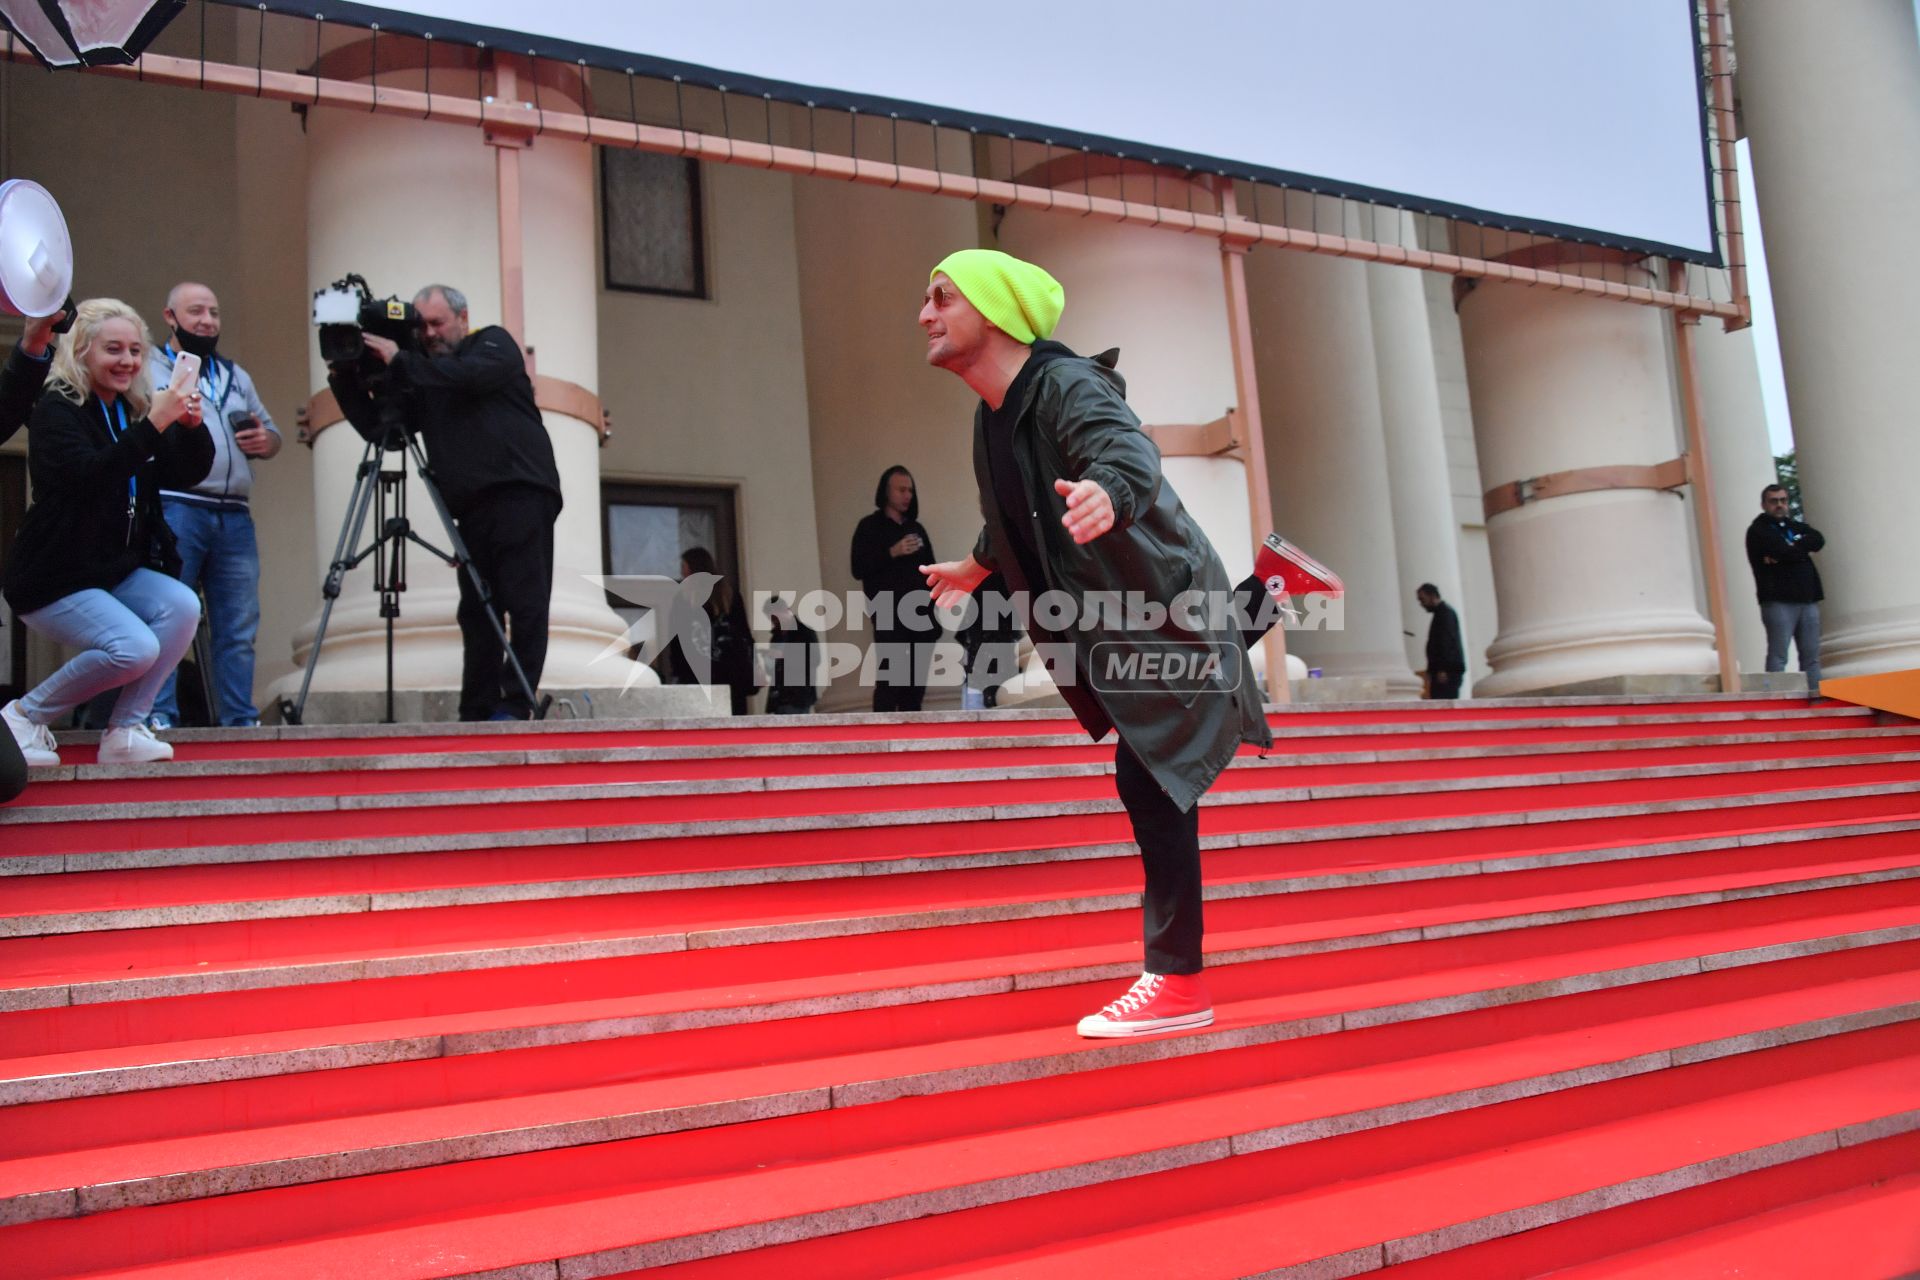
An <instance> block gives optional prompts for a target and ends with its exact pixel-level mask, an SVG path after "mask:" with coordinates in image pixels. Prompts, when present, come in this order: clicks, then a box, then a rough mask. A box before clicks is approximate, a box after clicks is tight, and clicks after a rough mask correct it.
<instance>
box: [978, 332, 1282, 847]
mask: <svg viewBox="0 0 1920 1280" xmlns="http://www.w3.org/2000/svg"><path fill="white" fill-rule="evenodd" d="M1118 357H1119V352H1118V351H1108V352H1104V353H1102V354H1101V355H1099V356H1097V357H1094V358H1091V359H1089V358H1087V357H1083V356H1078V355H1075V354H1074V353H1073V352H1071V351H1069V350H1068V349H1067V348H1066V347H1064V346H1062V345H1061V344H1059V343H1056V342H1045V341H1043V342H1039V343H1036V344H1035V345H1034V356H1033V357H1031V358H1034V359H1044V360H1046V361H1047V363H1046V364H1045V365H1044V367H1042V368H1040V369H1039V370H1038V371H1037V372H1036V373H1035V374H1034V375H1033V376H1032V377H1031V378H1030V379H1029V380H1028V382H1027V390H1026V395H1025V403H1024V404H1023V405H1022V406H1021V408H1020V413H1019V418H1018V420H1017V422H1016V425H1015V427H1014V430H1013V455H1014V459H1015V461H1016V462H1017V464H1018V466H1019V470H1020V477H1021V482H1022V487H1023V489H1024V491H1025V493H1026V495H1027V499H1028V511H1027V513H1026V515H1027V518H1028V519H1029V520H1030V521H1031V522H1032V532H1033V545H1034V546H1035V547H1036V548H1037V549H1038V551H1039V556H1040V560H1041V562H1042V566H1043V569H1044V572H1045V575H1046V579H1047V580H1046V581H1045V582H1044V583H1038V582H1036V583H1029V582H1024V581H1022V580H1021V579H1022V578H1024V576H1025V575H1024V574H1023V573H1022V572H1021V564H1020V558H1019V556H1018V555H1017V554H1016V552H1015V550H1014V547H1013V545H1012V544H1011V543H1010V542H1009V540H1008V535H1007V530H1006V528H1005V526H1004V524H1003V522H1002V519H1001V513H1000V504H999V502H998V501H997V500H996V499H995V497H994V490H993V479H992V475H991V472H990V467H989V463H988V458H987V433H986V422H987V408H986V405H985V403H984V402H983V403H982V404H981V406H980V408H979V410H978V411H977V412H976V413H975V416H974V432H973V469H974V476H975V478H976V480H977V481H978V483H979V487H980V508H981V514H982V515H983V516H984V517H985V527H984V528H983V529H982V530H981V532H980V536H979V539H978V540H977V541H976V543H975V545H974V552H973V555H974V559H975V560H977V561H979V562H980V563H981V564H982V565H985V566H986V567H988V568H989V569H994V568H998V569H999V570H1000V571H1001V572H1002V573H1003V574H1004V575H1005V576H1006V578H1007V581H1008V583H1009V584H1010V585H1011V586H1012V587H1013V589H1014V590H1015V591H1020V590H1023V589H1024V590H1026V591H1028V592H1030V593H1031V594H1032V595H1033V596H1036V597H1037V596H1039V595H1040V594H1041V593H1042V592H1046V591H1056V592H1061V593H1064V595H1065V597H1066V598H1068V599H1069V600H1071V601H1072V602H1073V604H1074V605H1075V608H1074V610H1073V611H1072V612H1073V617H1072V619H1071V620H1070V621H1068V622H1067V623H1066V625H1064V626H1063V627H1061V629H1059V630H1053V629H1049V628H1048V627H1047V626H1046V625H1045V615H1046V610H1045V609H1044V608H1038V607H1036V609H1035V610H1034V616H1033V617H1032V618H1031V620H1030V623H1029V631H1030V633H1031V634H1032V636H1033V639H1034V642H1035V644H1036V645H1041V646H1046V645H1054V646H1059V648H1058V649H1057V650H1055V651H1056V652H1058V653H1062V654H1064V653H1065V652H1067V651H1068V650H1069V647H1070V651H1071V653H1072V655H1073V666H1072V670H1071V671H1069V670H1066V669H1065V666H1064V663H1062V664H1056V665H1055V669H1054V678H1055V680H1056V681H1057V682H1058V684H1059V686H1060V692H1061V694H1062V696H1064V697H1065V698H1066V701H1067V705H1068V706H1069V707H1071V708H1072V709H1073V713H1074V714H1075V715H1076V716H1077V717H1079V720H1080V724H1081V726H1082V727H1084V728H1085V729H1086V731H1087V732H1088V734H1089V735H1091V736H1092V737H1093V738H1094V739H1096V740H1098V739H1100V738H1103V737H1105V736H1106V734H1107V730H1108V729H1114V730H1117V731H1118V732H1119V734H1120V740H1121V741H1122V742H1124V743H1126V744H1127V746H1128V747H1129V748H1130V749H1131V750H1132V751H1133V753H1134V755H1135V756H1137V757H1138V758H1139V759H1140V761H1141V763H1142V764H1144V765H1146V766H1147V768H1148V770H1149V771H1150V772H1151V773H1152V774H1153V777H1154V780H1155V781H1157V782H1158V783H1159V784H1160V786H1161V787H1162V788H1163V789H1164V790H1165V791H1166V793H1167V795H1168V796H1169V797H1170V798H1171V799H1172V800H1173V801H1174V803H1175V804H1177V805H1179V806H1180V808H1181V809H1182V810H1183V811H1184V810H1188V809H1191V808H1192V807H1193V806H1194V804H1195V803H1197V802H1198V801H1199V799H1200V797H1201V796H1202V795H1203V794H1205V793H1206V790H1207V788H1208V787H1210V786H1212V785H1213V780H1214V779H1215V778H1216V777H1218V776H1219V775H1220V771H1221V770H1222V769H1224V768H1226V767H1227V764H1228V763H1229V762H1230V761H1231V760H1232V759H1233V756H1234V753H1235V751H1236V750H1238V748H1239V746H1240V744H1241V743H1242V742H1247V743H1252V744H1254V745H1256V746H1259V747H1261V748H1262V749H1265V748H1267V747H1270V746H1272V745H1273V735H1272V733H1271V732H1270V731H1269V729H1268V728H1267V721H1266V716H1265V714H1264V712H1263V710H1262V708H1261V699H1260V694H1259V691H1258V687H1257V685H1256V684H1255V682H1254V678H1253V674H1252V671H1251V669H1250V668H1249V667H1248V666H1247V663H1246V661H1245V658H1246V653H1245V650H1244V649H1243V648H1242V647H1241V641H1240V633H1239V630H1238V628H1237V627H1236V626H1235V625H1234V624H1233V621H1232V619H1231V616H1230V615H1226V614H1225V613H1224V612H1223V610H1224V608H1225V605H1226V602H1229V601H1230V600H1231V599H1232V590H1233V588H1232V584H1231V583H1229V581H1228V579H1227V571H1226V566H1225V565H1223V564H1221V562H1220V557H1219V555H1218V554H1217V553H1216V552H1215V551H1214V549H1213V544H1212V543H1210V542H1208V541H1207V537H1206V535H1205V534H1204V533H1202V532H1201V531H1200V527H1199V526H1198V525H1197V524H1195V523H1194V521H1193V519H1192V517H1190V516H1189V515H1188V514H1187V512H1186V509H1185V508H1184V507H1182V506H1181V505H1180V498H1179V495H1177V494H1176V493H1175V492H1174V491H1173V486H1172V485H1170V484H1168V483H1167V482H1166V480H1165V478H1164V477H1163V476H1162V475H1161V470H1160V451H1159V449H1157V448H1156V447H1155V446H1154V443H1153V441H1151V440H1149V439H1148V438H1147V436H1146V434H1145V433H1144V432H1142V431H1141V430H1140V419H1139V418H1138V417H1137V416H1136V415H1135V414H1134V412H1133V410H1132V409H1130V408H1129V407H1128V406H1127V401H1126V383H1125V381H1124V380H1123V379H1122V378H1121V377H1120V374H1119V373H1118V372H1117V371H1116V370H1115V369H1114V364H1115V362H1116V361H1117V359H1118ZM1057 479H1064V480H1068V481H1079V480H1092V481H1093V482H1094V483H1096V484H1098V485H1099V486H1100V487H1101V488H1102V489H1104V490H1106V492H1107V495H1108V496H1109V497H1110V498H1111V499H1112V500H1113V514H1114V524H1113V528H1112V529H1111V530H1109V531H1108V532H1106V533H1104V534H1102V535H1101V536H1099V537H1097V538H1095V539H1093V540H1092V541H1091V542H1088V543H1085V544H1082V545H1075V543H1074V541H1073V537H1072V535H1071V534H1069V533H1068V532H1067V531H1066V529H1065V528H1064V527H1063V526H1062V525H1061V518H1062V517H1063V516H1064V515H1065V513H1066V499H1064V498H1063V497H1061V496H1060V495H1059V494H1058V493H1056V492H1054V488H1053V483H1054V481H1055V480H1057ZM1189 593H1198V594H1197V595H1194V594H1189ZM1096 597H1098V599H1097V600H1096ZM1181 598H1184V599H1181ZM1096 604H1097V605H1099V606H1102V607H1101V608H1099V609H1098V616H1094V615H1095V613H1096V609H1095V608H1093V607H1090V606H1095V605H1096ZM1129 604H1131V605H1133V606H1134V607H1133V608H1132V609H1129V608H1128V607H1127V606H1128V605H1129ZM1141 605H1144V606H1145V608H1144V609H1141V608H1140V607H1139V606H1141ZM1156 605H1157V606H1159V608H1158V609H1157V610H1156V609H1155V607H1154V606H1156ZM1115 606H1117V607H1115ZM1177 606H1183V607H1177ZM1194 606H1198V607H1197V608H1196V607H1194ZM1209 606H1212V610H1211V612H1212V615H1213V616H1207V615H1208V614H1209V612H1210V610H1209ZM1116 614H1117V615H1118V616H1116ZM1130 615H1131V616H1130ZM1055 616H1057V615H1055ZM1175 655H1178V656H1177V657H1176V656H1175ZM1209 656H1211V659H1212V661H1211V662H1208V661H1206V659H1207V658H1208V657H1209ZM1196 658H1197V659H1200V661H1195V659H1196ZM1174 668H1177V670H1173V669H1174Z"/></svg>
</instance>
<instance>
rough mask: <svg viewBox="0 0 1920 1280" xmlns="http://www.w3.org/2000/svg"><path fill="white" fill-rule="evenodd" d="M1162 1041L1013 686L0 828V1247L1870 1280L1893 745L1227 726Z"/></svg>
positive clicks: (1603, 714)
mask: <svg viewBox="0 0 1920 1280" xmlns="http://www.w3.org/2000/svg"><path fill="white" fill-rule="evenodd" d="M1272 721H1273V724H1274V727H1275V734H1276V746H1275V749H1274V751H1273V752H1272V753H1271V754H1270V755H1269V756H1267V757H1266V758H1264V759H1263V758H1261V757H1259V756H1257V755H1255V754H1252V753H1248V754H1245V755H1243V756H1242V757H1241V758H1240V759H1239V760H1238V761H1237V762H1236V764H1235V766H1234V767H1233V768H1232V769H1231V770H1230V771H1229V773H1228V774H1227V775H1225V776H1224V777H1223V778H1222V780H1221V782H1220V783H1219V784H1218V785H1216V787H1215V788H1214V790H1213V792H1212V793H1211V794H1210V796H1209V798H1208V801H1207V807H1206V814H1205V817H1204V819H1203V822H1202V832H1203V844H1204V845H1205V847H1206V849H1207V852H1206V854H1205V857H1206V870H1207V882H1208V895H1209V901H1208V949H1209V965H1210V968H1209V975H1208V976H1209V983H1210V985H1211V987H1212V990H1213V992H1214V996H1215V999H1216V1002H1217V1010H1218V1014H1219V1018H1218V1021H1217V1022H1216V1024H1215V1025H1214V1026H1213V1027H1211V1028H1209V1029H1207V1030H1205V1031H1202V1032H1199V1033H1195V1034H1189V1035H1180V1036H1170V1037H1159V1038H1148V1039H1143V1040H1137V1041H1129V1042H1091V1041H1082V1040H1080V1039H1078V1038H1077V1037H1075V1036H1074V1035H1073V1033H1072V1025H1073V1023H1074V1021H1075V1020H1076V1019H1077V1018H1078V1017H1079V1016H1080V1015H1081V1014H1083V1013H1086V1012H1089V1011H1091V1010H1092V1009H1094V1008H1096V1007H1098V1006H1099V1005H1100V1004H1102V1003H1104V1002H1105V1001H1106V1000H1107V999H1109V998H1111V997H1112V996H1113V995H1114V994H1116V993H1117V991H1118V989H1119V987H1120V986H1122V985H1123V984H1124V982H1125V981H1126V980H1127V979H1129V978H1130V977H1131V976H1132V975H1133V974H1134V973H1135V972H1137V969H1138V964H1139V961H1138V955H1139V937H1138V932H1139V915H1138V897H1137V895H1138V886H1139V872H1138V866H1137V861H1136V859H1135V857H1134V854H1133V851H1132V849H1131V847H1130V846H1129V845H1128V844H1127V843H1126V840H1127V825H1126V821H1125V817H1124V815H1123V814H1122V813H1121V812H1120V809H1119V805H1118V802H1117V801H1116V800H1115V799H1114V797H1113V790H1112V780H1111V778H1110V777H1109V776H1108V775H1109V774H1110V773H1111V769H1112V763H1111V762H1112V747H1111V744H1107V745H1091V744H1088V743H1087V742H1086V741H1085V738H1084V735H1081V734H1080V733H1079V732H1078V731H1077V729H1076V727H1075V726H1074V725H1073V724H1072V723H1071V722H1070V721H1069V720H1067V719H1065V718H1064V717H1063V715H1062V714H1060V713H1053V712H1006V713H998V714H994V713H987V714H980V713H971V714H960V713H955V714H937V715H929V716H925V717H917V718H903V719H883V718H876V717H871V716H844V717H813V718H809V719H804V720H802V719H763V720H753V719H748V720H738V721H728V722H721V723H715V722H711V721H707V722H677V723H676V722H646V723H640V722H635V723H630V724H609V723H604V722H602V723H595V722H584V723H577V722H566V723H561V724H554V725H542V726H519V725H507V726H500V725H483V726H471V727H434V728H430V729H423V728H421V727H413V728H411V729H406V728H402V729H391V728H369V729H360V730H348V729H338V728H335V729H320V728H309V729H282V730H273V731H265V732H256V733H252V734H249V735H246V736H239V735H233V734H228V735H221V734H218V733H213V732H203V733H199V734H192V733H189V734H183V735H181V737H180V741H181V747H180V753H179V754H180V758H179V759H178V760H176V761H175V762H173V763H171V764H168V765H161V766H145V767H133V768H106V767H102V766H98V765H95V764H92V763H89V761H90V759H91V748H90V747H87V746H85V745H70V746H68V747H66V748H63V754H64V755H65V756H66V757H67V758H68V759H69V761H72V762H73V763H69V764H67V765H63V766H62V767H61V768H59V769H55V770H45V771H38V772H37V773H36V775H35V781H34V782H33V784H32V785H31V786H30V788H29V789H28V791H27V793H26V794H25V795H24V796H23V797H22V798H21V799H20V800H19V801H18V802H16V803H15V804H14V805H11V806H8V807H7V808H5V809H0V1108H4V1109H0V1258H4V1259H7V1261H6V1263H5V1264H4V1265H0V1272H4V1274H6V1275H8V1276H17V1277H22V1278H26V1277H68V1276H74V1277H77V1276H110V1275H111V1276H134V1275H138V1276H143V1277H174V1276H178V1277H195V1278H202V1277H209V1276H219V1277H234V1278H240V1277H274V1278H276V1280H281V1278H285V1277H308V1276H311V1277H333V1276H339V1277H352V1278H353V1280H385V1278H387V1277H442V1276H488V1277H515V1278H519V1277H547V1278H554V1277H576V1276H606V1275H624V1274H628V1273H630V1272H634V1271H637V1270H641V1269H663V1270H664V1271H665V1273H666V1274H668V1275H674V1276H686V1277H719V1276H755V1277H762V1276H768V1275H786V1276H795V1277H811V1276H823V1277H824V1276H832V1277H863V1276H871V1277H883V1276H885V1277H893V1276H926V1277H932V1276H960V1275H966V1276H996V1277H997V1276H1009V1277H1011V1276H1036V1277H1040V1276H1044V1277H1049V1278H1050V1280H1051V1278H1053V1277H1076V1276H1086V1277H1094V1276H1099V1277H1112V1276H1125V1275H1143V1276H1144V1275H1152V1276H1169V1277H1170V1276H1191V1277H1236V1276H1247V1275H1276V1276H1302V1277H1306V1276H1313V1277H1323V1276H1345V1275H1357V1274H1363V1273H1367V1272H1372V1271H1377V1270H1381V1269H1388V1270H1390V1271H1391V1273H1392V1275H1393V1276H1394V1277H1395V1280H1425V1278H1427V1277H1442V1276H1446V1277H1474V1278H1475V1280H1488V1278H1497V1277H1509V1276H1510V1277H1516V1278H1517V1277H1527V1276H1538V1275H1545V1274H1548V1273H1552V1274H1554V1275H1556V1276H1561V1275H1564V1276H1578V1277H1598V1276H1605V1277H1610V1278H1619V1277H1654V1276H1660V1277H1671V1278H1673V1280H1680V1278H1682V1277H1684V1278H1686V1280H1694V1278H1696V1277H1703V1276H1720V1275H1727V1276H1733V1275H1739V1276H1772V1275H1777V1276H1783V1277H1785V1276H1792V1277H1797V1278H1802V1280H1804V1278H1805V1277H1812V1276H1819V1277H1823V1278H1824V1277H1834V1278H1851V1277H1894V1276H1900V1275H1904V1274H1907V1273H1909V1272H1912V1271H1914V1270H1916V1269H1920V1226H1916V1225H1914V1224H1917V1223H1920V725H1915V724H1913V723H1911V722H1906V721H1895V720H1893V719H1892V718H1891V717H1885V716H1882V717H1878V718H1876V717H1875V715H1874V714H1873V713H1871V712H1868V711H1865V710H1862V709H1860V708H1855V707H1849V706H1844V705H1840V704H1835V703H1825V704H1821V705H1818V706H1815V707H1809V706H1807V705H1806V702H1805V699H1804V698H1799V697H1791V696H1788V697H1776V696H1770V695H1760V696H1755V697H1748V698H1728V699H1723V698H1702V699H1673V698H1666V699H1661V698H1644V699H1634V700H1613V701H1606V700H1600V699H1562V700H1556V701H1545V700H1541V701H1534V702H1518V701H1516V702H1500V703H1474V702H1467V703H1458V704H1379V705H1362V706H1339V707H1309V708H1300V709H1283V710H1278V711H1276V712H1274V713H1273V715H1272Z"/></svg>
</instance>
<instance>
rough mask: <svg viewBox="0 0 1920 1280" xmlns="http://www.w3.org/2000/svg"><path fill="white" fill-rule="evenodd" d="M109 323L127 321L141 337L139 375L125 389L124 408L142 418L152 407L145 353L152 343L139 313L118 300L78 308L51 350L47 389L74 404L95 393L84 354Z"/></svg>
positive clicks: (97, 300) (96, 300)
mask: <svg viewBox="0 0 1920 1280" xmlns="http://www.w3.org/2000/svg"><path fill="white" fill-rule="evenodd" d="M109 320H125V321H128V322H129V323H131V324H132V325H133V327H134V330H135V331H136V332H138V333H139V335H140V372H139V373H137V374H135V375H134V378H133V385H132V386H130V387H128V388H127V407H128V408H130V409H132V410H133V412H134V414H135V415H136V416H138V417H142V418H144V417H146V416H147V410H148V409H149V408H150V407H151V406H152V404H153V378H152V376H151V375H150V374H148V372H147V351H148V350H149V349H151V348H152V346H153V339H152V337H151V336H150V335H149V334H148V333H147V322H146V321H145V320H142V319H141V318H140V313H139V312H138V311H135V310H134V309H133V308H132V307H130V306H128V305H127V304H126V303H124V302H122V301H120V299H118V298H88V299H87V300H86V301H85V302H83V303H81V304H80V306H79V308H78V309H77V310H76V311H75V312H74V316H73V328H72V329H71V330H69V331H68V332H66V333H63V334H61V335H60V345H59V346H58V347H56V348H55V349H54V352H53V368H52V369H51V370H49V371H48V374H47V386H48V387H49V389H51V390H52V391H53V392H54V393H55V394H57V395H60V396H63V397H64V398H66V399H68V400H71V401H73V402H74V403H75V404H85V403H86V402H87V397H88V396H90V395H92V394H93V391H94V387H93V379H92V378H91V377H89V376H88V374H87V366H86V355H87V351H88V349H89V348H91V347H92V346H93V343H94V339H95V338H96V337H97V336H98V335H99V332H100V326H101V325H103V324H105V323H106V322H107V321H109Z"/></svg>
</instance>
